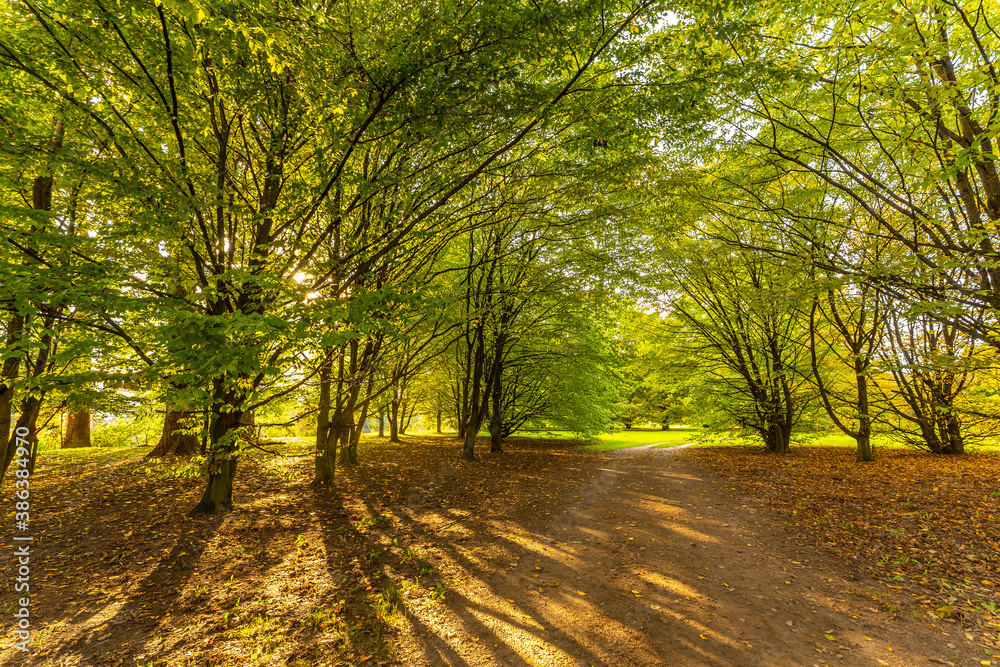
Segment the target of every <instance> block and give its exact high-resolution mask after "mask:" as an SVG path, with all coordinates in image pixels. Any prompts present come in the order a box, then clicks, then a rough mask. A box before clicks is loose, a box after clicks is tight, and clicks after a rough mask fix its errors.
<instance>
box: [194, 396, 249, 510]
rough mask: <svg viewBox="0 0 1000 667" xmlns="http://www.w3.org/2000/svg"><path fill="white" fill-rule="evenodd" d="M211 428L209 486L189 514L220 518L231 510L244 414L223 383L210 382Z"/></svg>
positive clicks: (234, 397) (206, 486) (207, 485)
mask: <svg viewBox="0 0 1000 667" xmlns="http://www.w3.org/2000/svg"><path fill="white" fill-rule="evenodd" d="M212 385H213V387H212V395H213V401H212V425H211V427H210V428H209V440H210V444H209V452H208V459H209V460H208V483H207V484H206V485H205V491H204V493H203V494H202V496H201V500H199V501H198V504H197V505H195V506H194V508H193V509H192V510H191V511H190V512H189V514H219V513H222V512H228V511H229V510H231V509H232V508H233V480H234V479H235V478H236V453H237V449H238V444H237V443H236V442H234V439H235V437H236V433H235V431H236V430H237V429H239V428H240V425H241V423H242V420H243V411H242V410H240V409H238V408H237V409H234V408H236V405H238V403H237V401H236V396H234V395H233V394H232V393H231V392H229V391H226V390H225V388H224V385H223V379H221V378H216V379H215V380H213V381H212Z"/></svg>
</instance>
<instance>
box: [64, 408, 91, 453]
mask: <svg viewBox="0 0 1000 667" xmlns="http://www.w3.org/2000/svg"><path fill="white" fill-rule="evenodd" d="M75 447H90V410H89V409H87V410H83V411H81V412H70V413H69V414H68V415H67V417H66V433H65V434H63V439H62V449H72V448H75Z"/></svg>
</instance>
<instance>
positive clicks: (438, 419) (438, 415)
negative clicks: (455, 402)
mask: <svg viewBox="0 0 1000 667" xmlns="http://www.w3.org/2000/svg"><path fill="white" fill-rule="evenodd" d="M442 412H443V411H442V410H441V408H438V413H437V432H438V433H441V413H442Z"/></svg>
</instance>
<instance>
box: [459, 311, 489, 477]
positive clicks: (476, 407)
mask: <svg viewBox="0 0 1000 667" xmlns="http://www.w3.org/2000/svg"><path fill="white" fill-rule="evenodd" d="M484 326H485V325H484V323H482V322H479V323H478V325H477V327H476V351H475V354H474V359H475V360H474V362H473V370H472V377H471V379H470V385H471V387H472V396H471V400H470V401H469V414H468V423H467V424H466V429H465V441H464V442H463V443H462V458H463V459H465V460H466V461H474V460H475V458H476V451H475V450H476V436H477V435H479V429H480V428H482V425H483V418H484V417H485V412H484V411H483V410H481V409H480V403H483V404H485V403H486V401H481V400H480V394H481V385H482V377H483V370H484V366H485V362H486V360H485V357H486V351H485V336H484V332H483V328H484Z"/></svg>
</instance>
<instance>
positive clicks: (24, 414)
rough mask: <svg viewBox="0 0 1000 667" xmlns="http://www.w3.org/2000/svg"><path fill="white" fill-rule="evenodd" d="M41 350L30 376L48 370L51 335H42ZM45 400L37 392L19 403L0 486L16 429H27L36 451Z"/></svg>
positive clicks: (49, 319)
mask: <svg viewBox="0 0 1000 667" xmlns="http://www.w3.org/2000/svg"><path fill="white" fill-rule="evenodd" d="M53 319H54V318H52V317H46V318H45V320H44V327H43V329H44V330H45V331H50V330H51V328H52V323H53ZM41 343H42V348H41V349H40V350H39V351H38V356H37V357H36V358H35V363H34V364H33V365H32V366H31V368H30V369H28V370H29V371H30V376H31V377H38V376H39V375H41V374H42V373H44V372H45V370H46V369H47V368H48V365H49V356H50V355H51V354H52V348H53V345H54V342H53V340H52V335H51V334H49V333H45V334H43V335H42V339H41ZM44 400H45V392H44V391H42V392H39V393H38V394H29V395H28V396H27V397H25V398H24V400H22V401H21V416H20V417H18V418H17V423H16V424H15V425H14V431H13V432H9V433H10V435H9V437H8V439H7V451H6V452H5V453H4V457H3V466H2V468H0V484H2V483H3V480H4V477H5V476H6V475H7V469H8V468H9V467H10V462H11V460H12V459H13V458H14V452H15V450H16V449H17V437H16V433H17V429H19V428H27V429H28V431H29V432H30V433H31V434H32V436H33V437H34V438H35V442H36V445H35V450H33V451H36V450H37V441H38V434H37V433H36V432H35V430H36V427H37V424H38V413H39V412H40V411H41V409H42V402H43V401H44ZM32 461H34V454H33V455H32ZM33 468H34V463H32V469H33Z"/></svg>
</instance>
